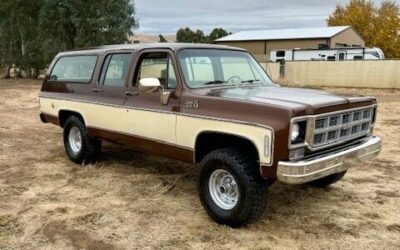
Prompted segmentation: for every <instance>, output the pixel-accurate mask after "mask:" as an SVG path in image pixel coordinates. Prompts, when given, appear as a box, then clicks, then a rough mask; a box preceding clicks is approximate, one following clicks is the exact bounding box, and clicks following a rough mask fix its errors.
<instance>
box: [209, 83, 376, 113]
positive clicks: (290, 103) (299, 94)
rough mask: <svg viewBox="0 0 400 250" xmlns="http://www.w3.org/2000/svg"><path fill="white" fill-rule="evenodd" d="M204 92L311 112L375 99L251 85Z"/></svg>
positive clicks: (310, 90)
mask: <svg viewBox="0 0 400 250" xmlns="http://www.w3.org/2000/svg"><path fill="white" fill-rule="evenodd" d="M202 94H203V95H207V96H214V97H221V98H229V99H237V100H245V101H250V102H258V103H265V104H269V105H275V106H283V107H287V108H291V109H293V110H310V111H311V112H312V111H316V110H318V109H323V108H326V107H330V108H331V107H333V106H335V107H336V106H338V105H344V106H349V107H344V108H350V106H353V105H352V104H356V103H365V102H370V104H372V103H373V102H374V100H375V98H374V97H363V96H357V95H341V94H333V93H330V92H326V91H321V90H314V89H303V88H288V87H279V86H251V85H249V86H236V87H227V88H217V89H208V90H206V91H204V92H203V93H202ZM349 104H350V105H349ZM364 105H365V104H364Z"/></svg>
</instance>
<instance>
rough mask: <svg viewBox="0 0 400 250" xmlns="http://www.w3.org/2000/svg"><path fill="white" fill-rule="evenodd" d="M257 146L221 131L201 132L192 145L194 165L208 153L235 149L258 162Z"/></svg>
mask: <svg viewBox="0 0 400 250" xmlns="http://www.w3.org/2000/svg"><path fill="white" fill-rule="evenodd" d="M256 145H257V144H256V143H255V142H254V141H253V140H252V139H251V138H249V137H246V136H243V135H239V134H234V133H227V132H221V131H212V130H206V131H201V132H200V133H199V134H197V136H196V140H195V145H194V163H196V164H197V163H199V162H200V161H201V159H202V158H203V157H204V156H205V155H206V154H208V153H209V152H211V151H213V150H216V149H218V148H227V147H236V148H241V149H243V150H246V151H249V152H250V153H251V154H253V157H255V159H256V160H257V161H258V162H259V161H260V152H259V149H258V148H257V146H256Z"/></svg>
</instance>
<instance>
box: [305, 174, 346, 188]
mask: <svg viewBox="0 0 400 250" xmlns="http://www.w3.org/2000/svg"><path fill="white" fill-rule="evenodd" d="M345 174H346V171H343V172H340V173H336V174H332V175H328V176H326V177H324V178H321V179H318V180H315V181H312V182H309V183H308V184H309V185H311V186H314V187H320V188H324V187H327V186H329V185H331V184H333V183H335V182H338V181H339V180H340V179H342V178H343V176H344V175H345Z"/></svg>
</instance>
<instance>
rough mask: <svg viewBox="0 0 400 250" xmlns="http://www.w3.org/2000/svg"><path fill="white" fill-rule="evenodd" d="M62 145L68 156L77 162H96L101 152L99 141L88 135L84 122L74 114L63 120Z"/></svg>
mask: <svg viewBox="0 0 400 250" xmlns="http://www.w3.org/2000/svg"><path fill="white" fill-rule="evenodd" d="M64 147H65V151H66V152H67V155H68V157H69V158H70V159H71V160H72V161H73V162H75V163H79V164H81V163H93V162H96V161H97V159H98V158H99V156H100V152H101V142H100V141H99V140H96V139H93V138H90V137H88V135H87V133H86V127H85V124H84V123H83V121H82V120H81V119H80V118H79V117H76V116H71V117H69V118H68V120H67V121H66V122H65V125H64Z"/></svg>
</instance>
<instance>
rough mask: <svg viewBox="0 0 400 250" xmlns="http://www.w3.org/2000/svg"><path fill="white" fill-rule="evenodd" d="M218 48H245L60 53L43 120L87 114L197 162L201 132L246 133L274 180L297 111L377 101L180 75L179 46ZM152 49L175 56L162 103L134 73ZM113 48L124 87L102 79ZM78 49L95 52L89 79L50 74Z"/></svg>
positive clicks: (111, 133) (113, 137)
mask: <svg viewBox="0 0 400 250" xmlns="http://www.w3.org/2000/svg"><path fill="white" fill-rule="evenodd" d="M213 48H215V49H227V50H241V49H237V48H232V47H225V46H217V45H192V44H157V45H121V46H106V47H102V48H95V49H90V50H84V51H74V52H65V53H60V54H59V55H57V56H56V58H55V59H54V60H53V62H52V64H51V65H50V67H49V70H48V72H47V74H46V78H45V80H44V82H43V86H42V89H41V93H40V96H39V97H40V110H41V117H42V120H43V121H44V122H50V123H54V124H57V125H59V126H63V122H65V121H64V120H63V114H66V113H67V114H68V113H75V114H77V115H80V116H81V117H82V119H83V120H84V122H85V125H86V128H87V132H88V134H89V135H90V136H93V137H97V138H100V139H103V140H108V141H112V142H116V143H120V144H124V145H129V146H132V147H133V148H135V149H138V150H143V151H147V152H151V153H156V154H160V155H164V156H168V157H171V158H175V159H179V160H183V161H187V162H194V163H197V162H198V161H199V160H200V159H199V157H197V156H196V154H197V153H198V152H199V148H198V146H197V141H198V138H199V137H201V136H202V135H204V134H210V133H212V134H219V135H228V136H234V137H237V138H242V139H245V140H246V141H248V142H249V143H250V144H251V145H253V146H254V148H255V149H256V150H257V154H258V160H259V163H260V170H261V174H262V176H264V177H265V178H271V179H275V178H276V172H277V165H278V162H279V161H285V160H288V158H289V147H288V138H289V130H290V128H289V127H290V121H291V120H292V118H294V117H298V116H305V115H315V114H321V113H326V112H333V111H337V110H345V109H349V108H356V107H361V106H368V105H373V104H375V103H376V100H375V99H374V98H371V97H359V96H340V95H333V94H331V93H327V92H323V91H316V90H304V89H293V88H284V87H280V86H273V85H269V86H260V85H248V86H226V87H207V88H201V89H190V88H189V87H188V86H187V84H186V83H185V80H184V78H183V77H182V74H181V72H182V71H181V68H180V65H179V62H178V61H177V59H176V58H177V53H179V51H180V50H183V49H213ZM149 52H165V53H168V54H169V55H170V57H171V59H172V64H173V66H174V71H175V74H176V76H177V87H176V89H175V90H173V92H172V93H171V97H170V100H169V102H168V104H167V105H163V104H161V102H160V95H159V93H142V92H140V91H139V89H138V88H137V82H136V81H135V80H134V79H137V77H136V75H137V73H138V72H137V66H138V64H139V58H140V57H141V55H143V54H144V53H149ZM110 53H132V55H133V59H132V61H131V64H130V67H129V72H128V77H127V80H126V82H125V85H124V87H107V86H103V85H100V84H99V78H98V76H99V75H100V72H101V68H102V64H103V61H104V58H105V57H106V56H107V55H108V54H110ZM76 55H96V56H97V63H96V67H95V70H94V72H93V77H92V79H91V81H90V82H89V83H70V82H60V81H52V80H50V78H49V75H50V72H51V69H52V68H53V66H54V64H55V62H57V60H58V59H59V58H61V57H63V56H76ZM188 103H189V104H190V105H188ZM193 103H196V105H192V104H193Z"/></svg>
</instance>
